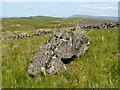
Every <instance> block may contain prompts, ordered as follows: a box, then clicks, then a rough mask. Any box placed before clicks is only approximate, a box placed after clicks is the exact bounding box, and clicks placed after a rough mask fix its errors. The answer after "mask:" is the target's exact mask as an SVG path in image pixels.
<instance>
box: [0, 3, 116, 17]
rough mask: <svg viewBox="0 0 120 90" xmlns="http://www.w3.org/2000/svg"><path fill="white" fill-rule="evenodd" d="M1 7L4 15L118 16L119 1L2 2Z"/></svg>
mask: <svg viewBox="0 0 120 90" xmlns="http://www.w3.org/2000/svg"><path fill="white" fill-rule="evenodd" d="M1 5H2V6H1ZM0 8H1V9H2V15H1V16H2V17H27V16H53V17H69V16H72V15H90V16H116V17H117V16H118V2H2V3H0Z"/></svg>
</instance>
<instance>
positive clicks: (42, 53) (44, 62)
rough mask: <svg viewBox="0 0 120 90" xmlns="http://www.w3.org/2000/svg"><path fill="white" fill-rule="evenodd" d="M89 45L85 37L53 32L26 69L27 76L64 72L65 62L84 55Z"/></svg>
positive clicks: (64, 32) (69, 32)
mask: <svg viewBox="0 0 120 90" xmlns="http://www.w3.org/2000/svg"><path fill="white" fill-rule="evenodd" d="M89 43H90V42H89V39H88V38H87V37H86V36H85V35H81V34H75V33H73V32H72V31H55V32H54V33H53V35H52V37H51V38H50V39H49V40H48V41H47V42H46V44H45V45H44V46H43V47H42V48H40V50H39V51H38V52H37V53H36V54H35V56H34V57H33V59H32V60H31V62H30V64H29V67H28V74H29V76H36V75H37V74H38V73H40V72H42V73H44V74H46V73H49V74H57V73H58V72H59V71H61V70H66V67H65V63H64V62H66V61H65V60H69V59H71V58H73V57H78V56H80V55H82V54H84V53H85V52H86V50H87V49H88V48H89Z"/></svg>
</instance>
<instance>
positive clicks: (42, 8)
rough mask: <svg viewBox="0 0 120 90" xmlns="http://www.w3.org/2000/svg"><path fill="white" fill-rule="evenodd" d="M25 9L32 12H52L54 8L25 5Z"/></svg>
mask: <svg viewBox="0 0 120 90" xmlns="http://www.w3.org/2000/svg"><path fill="white" fill-rule="evenodd" d="M26 8H27V9H30V10H31V9H32V10H44V11H53V10H54V8H52V7H49V6H33V5H26Z"/></svg>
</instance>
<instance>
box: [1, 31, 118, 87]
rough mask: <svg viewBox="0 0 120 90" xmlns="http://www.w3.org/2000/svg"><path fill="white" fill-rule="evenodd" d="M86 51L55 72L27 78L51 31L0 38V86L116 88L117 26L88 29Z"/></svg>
mask: <svg viewBox="0 0 120 90" xmlns="http://www.w3.org/2000/svg"><path fill="white" fill-rule="evenodd" d="M86 35H87V36H88V37H89V38H90V41H91V43H90V48H89V50H88V51H87V52H86V54H84V55H82V56H80V57H78V58H76V59H74V60H73V61H71V63H69V64H67V65H66V67H67V71H65V72H61V73H59V74H57V75H47V76H41V74H39V75H38V76H37V77H35V78H30V77H29V76H28V74H27V67H28V64H29V62H30V60H31V58H32V57H33V56H34V53H36V52H37V51H38V50H39V48H40V47H41V46H43V45H44V43H45V42H46V41H47V40H48V39H49V38H50V35H47V36H41V37H34V38H29V39H23V40H13V41H6V40H4V41H3V44H2V65H3V66H2V75H3V78H2V83H3V88H117V87H118V68H117V67H118V59H117V55H118V30H117V29H114V30H91V31H90V32H86Z"/></svg>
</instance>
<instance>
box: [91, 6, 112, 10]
mask: <svg viewBox="0 0 120 90" xmlns="http://www.w3.org/2000/svg"><path fill="white" fill-rule="evenodd" d="M93 9H100V10H102V9H106V10H109V9H113V7H109V6H108V7H93Z"/></svg>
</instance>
